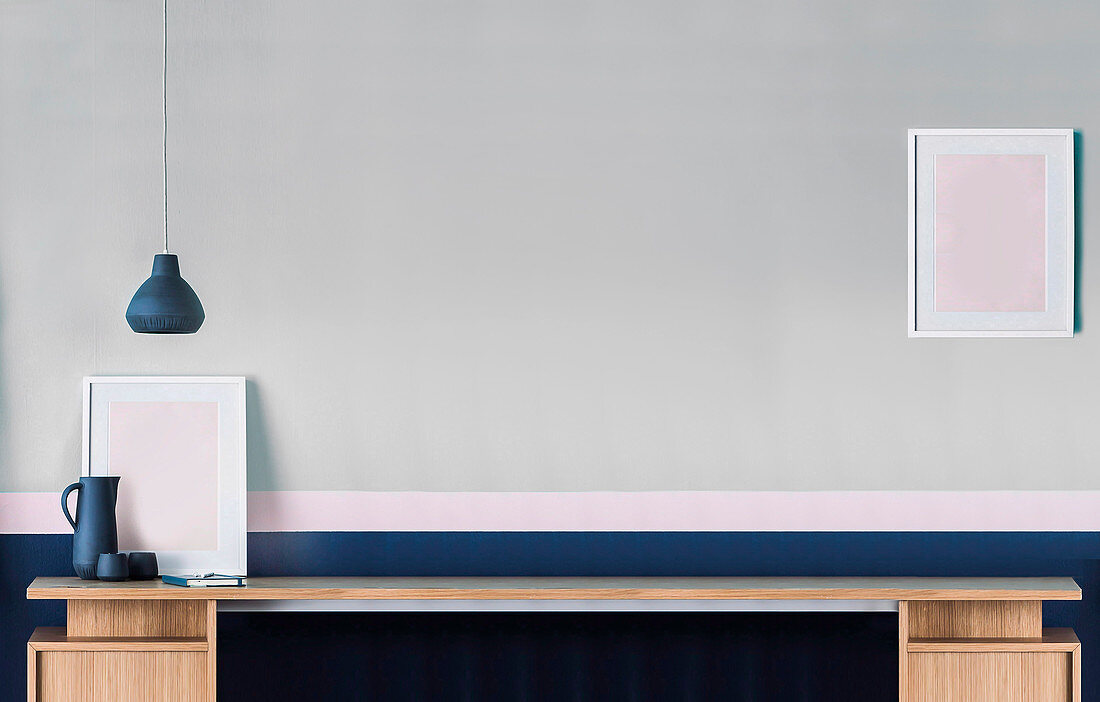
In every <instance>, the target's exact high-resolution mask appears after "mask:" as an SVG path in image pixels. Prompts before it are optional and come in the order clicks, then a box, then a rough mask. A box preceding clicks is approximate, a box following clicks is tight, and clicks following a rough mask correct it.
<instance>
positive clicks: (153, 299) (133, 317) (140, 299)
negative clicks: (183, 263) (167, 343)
mask: <svg viewBox="0 0 1100 702" xmlns="http://www.w3.org/2000/svg"><path fill="white" fill-rule="evenodd" d="M205 319H206V313H205V312H203V309H202V303H201V302H199V296H198V295H196V294H195V291H194V290H192V289H191V286H190V285H188V284H187V281H186V280H184V279H183V278H181V277H180V262H179V259H178V258H176V255H175V254H170V253H163V254H157V255H156V256H153V274H152V275H150V276H149V279H148V280H146V281H145V282H144V283H142V284H141V287H140V288H138V289H137V292H136V293H134V297H133V299H132V300H130V306H129V307H127V308H126V321H127V322H128V323H129V324H130V328H131V329H133V330H134V331H136V332H137V333H139V334H194V333H195V332H197V331H198V330H199V327H201V326H202V323H203V320H205Z"/></svg>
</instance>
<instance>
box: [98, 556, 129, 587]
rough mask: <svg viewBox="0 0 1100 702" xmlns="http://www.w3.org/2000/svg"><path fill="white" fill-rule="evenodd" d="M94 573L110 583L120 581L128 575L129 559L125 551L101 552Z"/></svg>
mask: <svg viewBox="0 0 1100 702" xmlns="http://www.w3.org/2000/svg"><path fill="white" fill-rule="evenodd" d="M95 574H96V575H97V576H98V577H99V579H100V580H106V581H107V582H111V583H118V582H122V581H123V580H125V579H126V578H128V577H130V567H129V561H128V559H127V557H126V554H125V553H101V554H99V561H98V562H97V564H96V569H95Z"/></svg>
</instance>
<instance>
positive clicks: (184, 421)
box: [107, 402, 218, 551]
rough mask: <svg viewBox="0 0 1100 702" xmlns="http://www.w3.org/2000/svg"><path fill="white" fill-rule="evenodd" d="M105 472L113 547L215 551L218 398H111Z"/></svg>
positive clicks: (126, 549)
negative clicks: (114, 488)
mask: <svg viewBox="0 0 1100 702" xmlns="http://www.w3.org/2000/svg"><path fill="white" fill-rule="evenodd" d="M107 473H108V475H120V476H122V481H121V482H120V484H119V490H118V505H117V507H116V510H115V512H116V514H117V519H118V546H119V550H121V551H214V550H217V548H218V403H216V402H111V403H110V410H109V419H108V438H107ZM139 525H140V527H139Z"/></svg>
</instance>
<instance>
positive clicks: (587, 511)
mask: <svg viewBox="0 0 1100 702" xmlns="http://www.w3.org/2000/svg"><path fill="white" fill-rule="evenodd" d="M59 505H60V501H59V497H58V495H57V494H56V493H52V492H49V493H0V533H7V534H60V533H68V532H70V531H71V529H70V527H69V525H68V523H67V522H66V521H65V518H64V517H62V516H61V510H60V506H59ZM248 530H249V531H1100V491H1082V492H1070V491H972V492H948V491H943V492H939V491H896V492H895V491H828V492H736V491H728V492H726V491H722V492H719V491H715V492H309V491H302V492H250V493H249V494H248Z"/></svg>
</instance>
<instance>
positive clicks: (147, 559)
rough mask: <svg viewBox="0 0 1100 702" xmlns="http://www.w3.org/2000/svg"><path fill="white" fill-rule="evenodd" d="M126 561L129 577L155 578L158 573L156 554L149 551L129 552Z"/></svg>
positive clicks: (134, 578) (140, 578)
mask: <svg viewBox="0 0 1100 702" xmlns="http://www.w3.org/2000/svg"><path fill="white" fill-rule="evenodd" d="M128 563H129V567H130V578H132V579H133V580H155V579H156V577H157V576H158V575H160V570H159V569H158V568H157V554H155V553H153V552H151V551H133V552H131V553H130V557H129V561H128ZM100 577H101V578H102V576H100Z"/></svg>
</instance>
